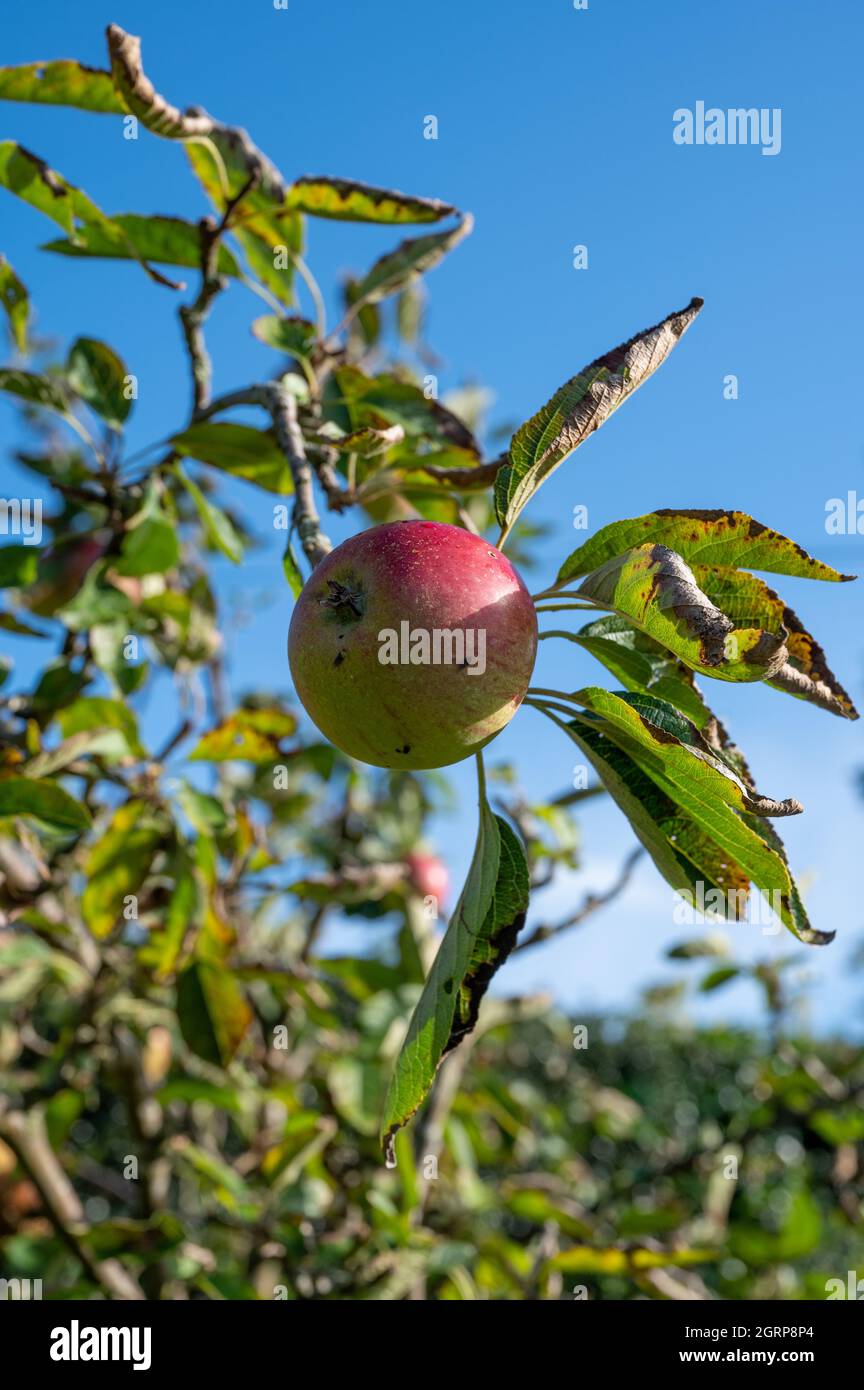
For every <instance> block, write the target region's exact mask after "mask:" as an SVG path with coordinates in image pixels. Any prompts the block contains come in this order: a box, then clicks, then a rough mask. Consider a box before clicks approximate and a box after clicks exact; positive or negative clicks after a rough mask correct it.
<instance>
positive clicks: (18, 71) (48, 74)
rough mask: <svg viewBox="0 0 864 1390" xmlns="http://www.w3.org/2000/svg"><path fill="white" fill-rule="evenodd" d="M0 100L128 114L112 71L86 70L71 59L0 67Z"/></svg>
mask: <svg viewBox="0 0 864 1390" xmlns="http://www.w3.org/2000/svg"><path fill="white" fill-rule="evenodd" d="M0 100H3V101H35V102H42V103H44V104H45V105H49V106H75V107H77V108H78V109H79V111H101V112H104V113H107V114H110V115H114V116H122V115H125V113H126V107H125V106H124V104H123V102H122V101H121V99H120V97H119V96H118V94H117V92H116V90H115V87H114V79H113V78H112V76H111V74H110V72H105V71H103V69H101V68H90V67H87V66H86V64H84V63H78V62H75V60H74V59H72V58H59V59H55V60H54V61H52V62H50V63H22V64H21V65H20V66H19V67H8V68H0Z"/></svg>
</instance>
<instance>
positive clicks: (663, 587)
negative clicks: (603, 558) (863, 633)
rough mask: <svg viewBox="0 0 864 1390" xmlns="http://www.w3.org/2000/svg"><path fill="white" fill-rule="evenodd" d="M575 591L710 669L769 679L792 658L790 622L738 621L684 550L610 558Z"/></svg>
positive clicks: (730, 677) (648, 549) (643, 549)
mask: <svg viewBox="0 0 864 1390" xmlns="http://www.w3.org/2000/svg"><path fill="white" fill-rule="evenodd" d="M576 592H577V594H579V595H580V596H582V597H584V598H587V599H590V600H591V601H592V602H594V603H597V604H598V606H599V607H601V608H610V609H613V610H614V611H615V612H616V613H618V614H620V615H621V617H623V618H627V619H629V621H630V622H632V623H633V624H634V625H635V626H636V627H638V628H639V629H640V631H642V632H645V633H647V635H648V636H649V637H651V638H653V639H654V640H655V641H656V642H659V643H660V645H661V646H663V647H665V648H666V649H667V650H668V651H670V652H674V654H675V655H676V656H677V657H680V659H681V660H682V661H683V662H684V663H685V664H686V665H687V666H689V667H691V669H692V670H694V671H701V672H702V673H703V675H706V676H713V677H715V678H716V679H718V680H727V681H759V680H767V679H770V678H771V677H772V676H775V675H776V674H777V672H778V671H780V669H781V668H782V667H783V666H785V664H786V661H787V657H788V652H787V650H786V646H785V643H784V639H785V637H786V629H785V628H784V627H782V626H781V627H780V628H779V629H778V630H777V631H776V632H769V631H767V630H766V629H765V628H763V627H759V626H755V627H736V626H735V624H734V622H733V621H732V620H731V618H728V617H727V616H726V614H725V613H721V611H720V609H719V608H717V607H716V606H715V605H714V604H713V603H712V602H711V600H710V599H709V598H708V597H707V595H706V594H703V593H702V591H701V589H700V588H699V586H698V585H697V583H696V581H695V579H694V577H693V573H692V571H691V570H690V569H689V568H688V566H687V565H686V564H685V562H684V561H683V560H682V559H681V556H680V555H676V553H675V552H674V551H673V550H668V549H667V548H666V546H664V545H657V544H648V545H641V546H638V547H636V548H635V549H633V550H628V551H625V552H624V554H623V555H618V556H616V557H615V558H614V559H612V560H608V561H607V562H606V564H605V565H601V566H600V568H599V569H597V570H594V571H593V573H591V574H589V575H588V576H587V578H585V579H584V580H583V581H582V583H581V584H580V586H579V588H578V590H577V591H576Z"/></svg>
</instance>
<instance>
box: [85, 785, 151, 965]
mask: <svg viewBox="0 0 864 1390" xmlns="http://www.w3.org/2000/svg"><path fill="white" fill-rule="evenodd" d="M150 817H151V813H150V810H149V807H148V806H147V804H146V802H143V801H127V802H126V804H125V805H124V806H121V807H120V808H119V809H118V810H117V811H115V813H114V816H113V818H112V820H111V823H110V825H109V826H108V828H107V830H106V831H105V832H104V834H103V835H102V836H101V837H100V839H99V840H98V841H97V842H96V844H95V845H94V846H93V848H92V849H91V851H90V854H89V856H88V858H87V862H86V863H85V865H84V872H85V875H86V877H87V886H86V888H85V889H84V894H83V896H82V898H81V912H82V916H83V918H84V921H85V922H86V924H87V926H88V927H89V929H90V931H91V932H92V933H93V935H94V936H96V937H99V938H100V939H101V938H104V937H106V936H109V935H110V933H111V932H112V931H113V930H114V927H115V926H116V924H117V922H118V920H119V919H120V918H121V915H122V914H123V912H124V910H125V908H126V899H127V898H129V897H136V896H137V894H138V892H139V889H140V888H141V885H142V884H143V882H144V880H145V879H146V877H147V875H148V873H149V871H150V866H151V863H152V861H153V857H154V855H155V853H156V851H157V849H158V848H159V846H160V844H161V842H162V838H163V836H162V829H161V827H160V826H159V825H158V824H157V823H156V822H155V821H153V820H152V819H151V818H150Z"/></svg>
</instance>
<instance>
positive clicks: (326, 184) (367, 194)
mask: <svg viewBox="0 0 864 1390" xmlns="http://www.w3.org/2000/svg"><path fill="white" fill-rule="evenodd" d="M285 204H286V206H287V207H289V208H294V209H295V210H296V211H297V212H306V213H309V214H311V216H313V217H332V218H336V219H337V220H339V221H343V222H380V223H387V224H389V225H394V224H398V223H409V222H414V223H417V222H440V221H441V220H442V218H444V217H452V216H453V215H454V213H455V212H456V208H454V207H451V206H450V204H449V203H442V202H440V201H439V200H438V199H437V198H416V197H414V196H412V195H411V194H409V193H400V192H399V191H398V190H397V189H391V188H375V187H374V186H373V185H372V184H368V183H360V182H358V181H357V180H355V179H336V178H330V177H328V176H327V175H315V174H307V175H304V176H303V178H299V179H296V180H295V182H294V183H293V184H292V185H291V187H290V188H289V189H288V193H287V196H286V199H285Z"/></svg>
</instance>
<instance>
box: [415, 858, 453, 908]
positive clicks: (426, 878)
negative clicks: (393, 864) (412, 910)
mask: <svg viewBox="0 0 864 1390" xmlns="http://www.w3.org/2000/svg"><path fill="white" fill-rule="evenodd" d="M405 864H406V866H407V868H408V882H409V883H410V885H411V887H412V888H413V890H414V892H415V893H416V894H417V896H418V897H420V898H434V899H435V901H436V902H438V903H440V904H442V905H443V904H444V903H446V902H447V898H448V895H449V893H450V875H449V874H448V872H447V866H446V865H445V864H444V863H443V862H442V861H441V860H440V859H439V858H438V856H437V854H421V853H419V852H417V853H412V854H406V856H405Z"/></svg>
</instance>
